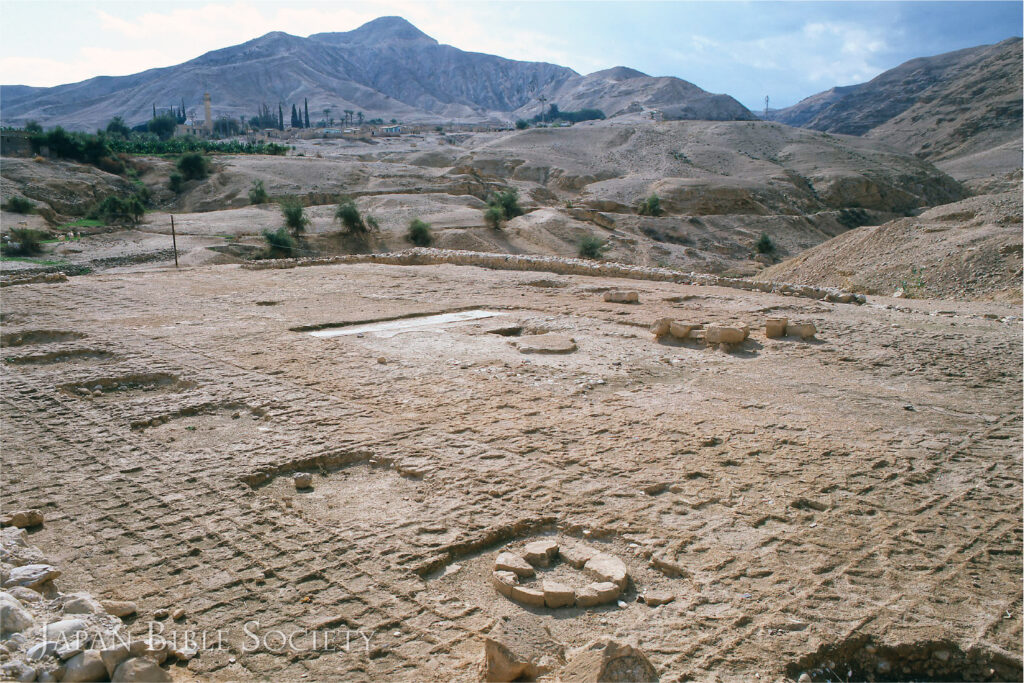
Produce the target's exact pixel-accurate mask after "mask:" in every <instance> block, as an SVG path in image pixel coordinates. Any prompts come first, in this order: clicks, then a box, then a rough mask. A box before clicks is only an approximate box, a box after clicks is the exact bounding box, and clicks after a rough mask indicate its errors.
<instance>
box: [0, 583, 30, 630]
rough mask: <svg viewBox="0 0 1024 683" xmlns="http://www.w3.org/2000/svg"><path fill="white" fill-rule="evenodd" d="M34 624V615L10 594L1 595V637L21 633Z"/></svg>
mask: <svg viewBox="0 0 1024 683" xmlns="http://www.w3.org/2000/svg"><path fill="white" fill-rule="evenodd" d="M32 624H33V620H32V615H31V614H30V613H29V612H28V611H27V610H26V609H25V608H24V607H22V606H21V603H20V602H19V601H18V600H17V598H15V597H14V596H13V595H10V594H9V593H0V635H4V636H7V635H10V634H12V633H21V632H22V631H24V630H25V629H27V628H29V627H31V626H32Z"/></svg>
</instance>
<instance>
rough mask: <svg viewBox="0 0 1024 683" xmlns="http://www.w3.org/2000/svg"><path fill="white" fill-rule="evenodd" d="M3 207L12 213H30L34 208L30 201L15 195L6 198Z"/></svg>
mask: <svg viewBox="0 0 1024 683" xmlns="http://www.w3.org/2000/svg"><path fill="white" fill-rule="evenodd" d="M4 208H5V209H7V210H8V211H13V212H14V213H32V212H33V211H34V210H35V206H33V204H32V202H30V201H29V200H27V199H25V198H24V197H19V196H17V195H15V196H13V197H11V198H10V199H8V200H7V203H6V204H4Z"/></svg>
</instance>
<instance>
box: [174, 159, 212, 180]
mask: <svg viewBox="0 0 1024 683" xmlns="http://www.w3.org/2000/svg"><path fill="white" fill-rule="evenodd" d="M177 167H178V171H180V172H181V175H182V177H183V178H184V179H185V180H202V179H203V178H205V177H206V176H207V175H209V172H210V168H209V164H208V162H207V161H206V157H204V156H203V155H202V154H200V153H199V152H189V153H187V154H183V155H182V157H181V158H180V159H178V163H177Z"/></svg>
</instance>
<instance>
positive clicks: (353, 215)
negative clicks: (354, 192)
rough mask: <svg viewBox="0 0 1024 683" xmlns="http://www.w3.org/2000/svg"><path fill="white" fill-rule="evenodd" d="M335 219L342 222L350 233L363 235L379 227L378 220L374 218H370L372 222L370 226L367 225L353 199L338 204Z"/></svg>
mask: <svg viewBox="0 0 1024 683" xmlns="http://www.w3.org/2000/svg"><path fill="white" fill-rule="evenodd" d="M334 217H335V218H336V219H337V220H339V221H341V224H342V225H344V226H345V227H346V228H347V229H348V231H349V232H354V233H363V232H368V231H369V230H370V228H376V227H378V226H377V221H376V219H374V218H373V217H372V216H371V217H370V221H372V222H371V223H370V224H369V225H368V224H367V221H364V220H363V217H362V215H361V214H360V213H359V207H357V206H356V203H355V202H354V201H352V200H351V199H344V200H342V202H341V203H340V204H338V208H337V210H336V211H335V212H334Z"/></svg>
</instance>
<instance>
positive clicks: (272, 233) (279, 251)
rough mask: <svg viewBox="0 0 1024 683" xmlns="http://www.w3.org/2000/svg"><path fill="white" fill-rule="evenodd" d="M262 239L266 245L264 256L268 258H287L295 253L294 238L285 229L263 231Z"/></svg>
mask: <svg viewBox="0 0 1024 683" xmlns="http://www.w3.org/2000/svg"><path fill="white" fill-rule="evenodd" d="M300 208H301V207H300ZM263 239H264V241H266V243H267V251H266V255H267V256H268V257H269V258H281V257H289V256H291V255H292V254H293V253H294V252H295V238H294V237H292V236H291V234H290V233H289V232H288V229H287V228H278V229H277V230H264V231H263Z"/></svg>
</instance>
